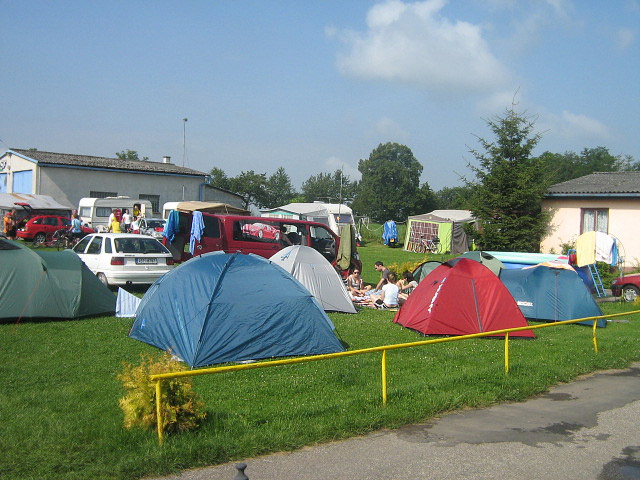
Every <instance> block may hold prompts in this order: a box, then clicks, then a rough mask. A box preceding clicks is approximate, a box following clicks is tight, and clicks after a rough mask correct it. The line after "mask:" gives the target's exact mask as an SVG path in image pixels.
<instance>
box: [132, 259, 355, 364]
mask: <svg viewBox="0 0 640 480" xmlns="http://www.w3.org/2000/svg"><path fill="white" fill-rule="evenodd" d="M129 336H130V337H132V338H135V339H136V340H140V341H142V342H145V343H148V344H150V345H153V346H155V347H158V348H160V349H162V350H165V351H170V352H171V353H172V354H174V355H176V356H177V357H179V358H180V359H181V360H183V361H184V362H186V363H187V364H188V365H189V366H191V367H201V366H205V365H212V364H215V363H224V362H237V361H243V360H257V359H261V358H270V357H286V356H294V355H316V354H323V353H335V352H341V351H344V348H343V346H342V343H341V342H340V340H338V338H337V337H336V335H335V334H334V332H333V324H332V323H331V320H329V317H327V315H326V314H325V313H324V311H323V310H322V308H321V307H320V305H319V304H318V302H317V301H316V300H315V299H314V298H313V295H311V293H309V291H308V290H307V289H306V288H304V286H303V285H302V284H301V283H300V282H298V281H297V280H296V279H295V278H293V277H292V276H291V275H290V274H289V273H287V272H286V271H284V270H283V269H282V268H280V267H278V266H276V265H274V264H273V263H271V262H270V261H269V260H267V259H265V258H262V257H259V256H257V255H252V254H249V255H244V254H241V253H234V254H226V253H222V252H212V253H207V254H204V255H201V256H199V257H195V258H192V259H191V260H189V261H187V262H185V263H183V264H182V265H180V266H179V267H177V268H174V269H173V270H172V271H171V272H169V273H167V274H166V275H164V276H162V277H161V278H159V279H158V280H156V282H155V283H154V284H153V285H152V286H151V288H149V290H148V291H147V293H146V294H145V296H144V298H143V299H142V302H141V303H140V306H139V307H138V310H137V312H136V320H135V322H134V323H133V326H132V327H131V331H130V332H129Z"/></svg>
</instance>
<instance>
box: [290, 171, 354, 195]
mask: <svg viewBox="0 0 640 480" xmlns="http://www.w3.org/2000/svg"><path fill="white" fill-rule="evenodd" d="M357 186H358V184H357V182H352V181H351V180H350V179H349V176H348V175H344V173H343V172H342V170H336V171H335V172H333V174H331V173H319V174H317V175H311V176H310V177H309V178H308V179H307V180H305V181H304V183H303V184H302V192H301V193H302V197H303V201H305V202H315V201H316V200H317V201H323V202H327V203H338V202H340V201H341V199H342V202H343V203H350V202H351V201H352V200H353V197H354V196H355V192H356V189H357Z"/></svg>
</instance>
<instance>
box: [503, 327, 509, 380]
mask: <svg viewBox="0 0 640 480" xmlns="http://www.w3.org/2000/svg"><path fill="white" fill-rule="evenodd" d="M504 373H509V332H507V333H505V334H504Z"/></svg>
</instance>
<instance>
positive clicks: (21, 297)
mask: <svg viewBox="0 0 640 480" xmlns="http://www.w3.org/2000/svg"><path fill="white" fill-rule="evenodd" d="M0 265H2V268H0V319H6V318H77V317H82V316H85V315H96V314H100V313H113V312H114V311H115V305H116V297H115V296H114V295H113V293H112V292H111V291H110V290H109V289H108V288H106V287H105V286H104V285H103V284H102V282H100V280H98V278H97V277H96V276H95V275H94V274H93V273H91V271H90V270H89V269H88V268H87V266H86V265H85V264H84V263H82V260H80V257H78V255H76V253H75V252H73V251H71V250H64V251H62V252H41V251H35V250H31V249H30V248H28V247H25V246H24V245H21V244H20V243H18V242H13V241H11V240H6V239H0Z"/></svg>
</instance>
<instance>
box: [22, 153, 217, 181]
mask: <svg viewBox="0 0 640 480" xmlns="http://www.w3.org/2000/svg"><path fill="white" fill-rule="evenodd" d="M10 151H11V152H15V153H17V154H19V155H22V156H25V157H28V158H31V159H33V160H36V161H37V162H38V163H39V164H43V165H47V164H50V165H70V166H78V167H93V168H106V169H114V170H131V171H134V172H146V173H149V172H156V173H168V174H171V173H173V174H176V175H194V176H205V175H206V173H204V172H200V171H198V170H193V169H191V168H186V167H180V166H178V165H174V164H173V163H163V162H148V161H147V162H145V161H135V160H123V159H120V158H106V157H92V156H89V155H74V154H71V153H54V152H42V151H40V150H24V149H19V148H12V149H10Z"/></svg>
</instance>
